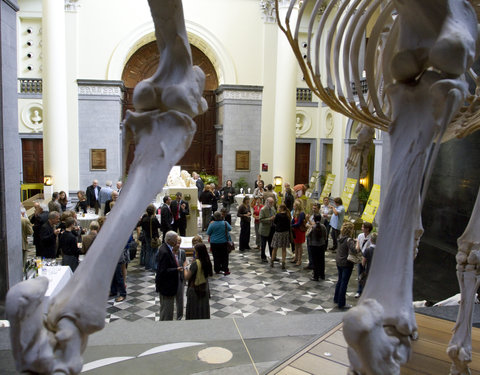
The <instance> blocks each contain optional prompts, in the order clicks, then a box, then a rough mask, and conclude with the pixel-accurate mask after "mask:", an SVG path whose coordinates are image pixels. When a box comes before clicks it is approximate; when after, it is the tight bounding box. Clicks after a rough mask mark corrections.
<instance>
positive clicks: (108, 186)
mask: <svg viewBox="0 0 480 375" xmlns="http://www.w3.org/2000/svg"><path fill="white" fill-rule="evenodd" d="M112 192H113V189H112V181H107V182H106V183H105V187H104V188H101V189H100V193H99V194H98V203H99V204H100V212H102V213H103V214H104V215H106V214H107V213H106V212H105V203H107V201H110V200H112ZM109 210H110V208H109Z"/></svg>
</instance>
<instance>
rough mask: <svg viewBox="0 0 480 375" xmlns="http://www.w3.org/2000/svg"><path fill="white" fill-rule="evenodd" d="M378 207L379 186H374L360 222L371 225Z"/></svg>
mask: <svg viewBox="0 0 480 375" xmlns="http://www.w3.org/2000/svg"><path fill="white" fill-rule="evenodd" d="M378 206H380V185H377V184H375V185H373V187H372V191H371V192H370V196H369V197H368V201H367V206H366V207H365V210H364V211H363V215H362V220H363V221H366V222H368V223H373V219H375V215H376V214H377V211H378Z"/></svg>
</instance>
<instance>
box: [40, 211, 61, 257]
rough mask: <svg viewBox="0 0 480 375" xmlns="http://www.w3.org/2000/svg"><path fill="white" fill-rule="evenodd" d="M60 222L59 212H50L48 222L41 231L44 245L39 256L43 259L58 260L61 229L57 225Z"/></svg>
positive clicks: (41, 240) (41, 239)
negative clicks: (58, 238)
mask: <svg viewBox="0 0 480 375" xmlns="http://www.w3.org/2000/svg"><path fill="white" fill-rule="evenodd" d="M59 222H60V214H59V213H58V212H57V211H53V212H49V214H48V220H47V222H46V223H45V224H43V225H42V228H41V229H40V242H41V244H42V246H41V249H42V253H41V254H38V255H37V256H39V257H42V258H51V259H53V258H56V254H57V236H58V235H59V233H60V229H58V228H57V224H58V223H59Z"/></svg>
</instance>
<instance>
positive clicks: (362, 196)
mask: <svg viewBox="0 0 480 375" xmlns="http://www.w3.org/2000/svg"><path fill="white" fill-rule="evenodd" d="M369 196H370V192H369V191H368V190H367V189H359V191H358V200H359V201H360V202H362V203H363V204H365V203H367V200H368V197H369Z"/></svg>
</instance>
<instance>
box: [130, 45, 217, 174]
mask: <svg viewBox="0 0 480 375" xmlns="http://www.w3.org/2000/svg"><path fill="white" fill-rule="evenodd" d="M190 48H191V50H192V60H193V64H194V65H198V66H199V67H200V68H201V69H202V70H203V72H204V73H205V90H204V92H203V96H204V98H205V99H206V100H207V103H208V110H207V112H205V113H204V114H203V115H200V116H197V117H195V118H194V121H195V123H196V124H197V133H196V134H195V137H194V139H193V141H192V144H191V146H190V148H189V149H188V150H187V152H186V153H185V156H184V157H183V158H182V159H181V160H180V161H179V165H180V166H181V168H182V169H186V170H188V171H189V172H192V171H197V172H200V171H205V172H206V173H208V174H214V175H218V172H219V171H218V167H219V166H218V165H217V163H216V160H217V159H218V157H217V155H216V133H215V123H216V101H215V90H216V89H217V88H218V78H217V73H216V71H215V68H214V66H213V64H212V63H211V62H210V60H209V59H208V57H207V56H205V54H204V53H203V52H202V51H200V50H199V49H198V48H197V47H195V46H192V45H190ZM159 59H160V54H159V52H158V48H157V44H156V42H155V41H153V42H150V43H148V44H146V45H144V46H142V47H140V48H139V49H138V50H137V51H136V52H135V53H134V54H133V55H132V56H131V57H130V59H129V60H128V62H127V64H126V65H125V68H124V70H123V73H122V80H123V82H124V85H125V90H126V91H125V101H124V106H123V108H124V111H123V116H125V112H126V110H127V109H128V110H131V111H133V110H134V109H133V105H132V94H133V88H134V87H135V85H136V84H137V83H138V82H140V81H141V80H143V79H145V78H148V77H151V76H152V75H153V73H155V71H156V70H157V66H158V61H159ZM134 151H135V146H134V145H133V144H131V145H129V146H128V151H127V159H126V167H127V172H128V167H129V166H130V163H131V162H132V160H133V153H134Z"/></svg>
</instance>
